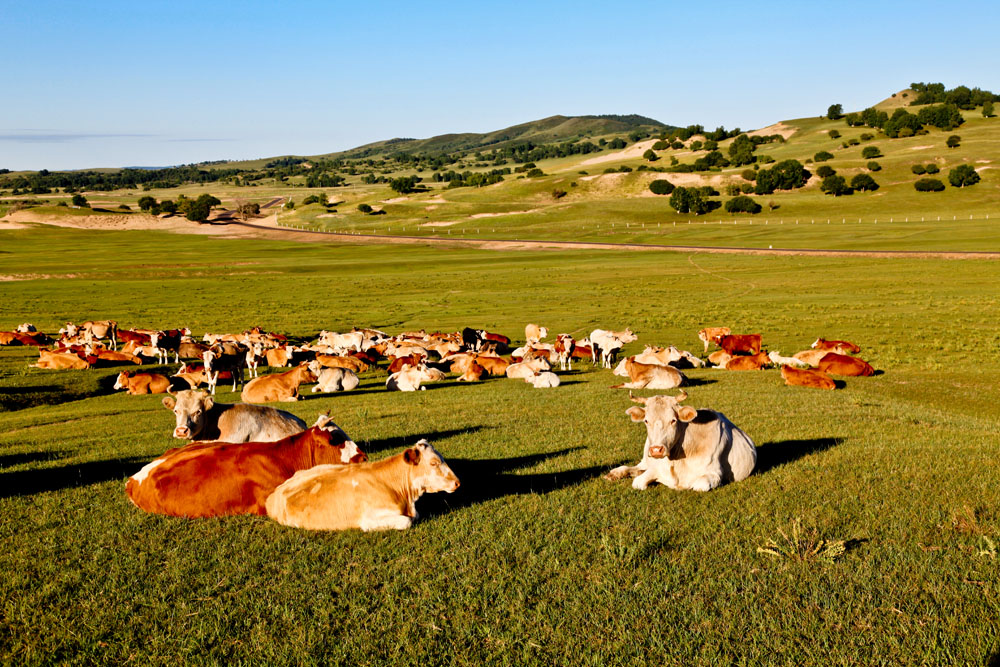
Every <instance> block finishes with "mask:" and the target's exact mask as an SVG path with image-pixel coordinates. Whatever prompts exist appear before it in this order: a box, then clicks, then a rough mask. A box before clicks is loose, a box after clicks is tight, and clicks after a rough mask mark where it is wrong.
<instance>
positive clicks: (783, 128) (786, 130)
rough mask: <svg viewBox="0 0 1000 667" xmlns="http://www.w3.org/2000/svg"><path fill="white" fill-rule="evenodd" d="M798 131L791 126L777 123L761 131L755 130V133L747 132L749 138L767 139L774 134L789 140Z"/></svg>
mask: <svg viewBox="0 0 1000 667" xmlns="http://www.w3.org/2000/svg"><path fill="white" fill-rule="evenodd" d="M798 131H799V129H798V128H797V127H791V126H790V125H785V124H784V123H775V124H774V125H768V126H767V127H762V128H760V129H759V130H754V131H753V132H747V136H748V137H766V136H769V135H772V134H780V135H781V136H782V137H784V138H785V139H787V138H788V137H790V136H792V135H793V134H795V133H796V132H798Z"/></svg>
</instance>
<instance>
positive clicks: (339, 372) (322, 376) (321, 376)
mask: <svg viewBox="0 0 1000 667" xmlns="http://www.w3.org/2000/svg"><path fill="white" fill-rule="evenodd" d="M312 363H316V362H312ZM317 367H318V364H317V366H316V367H313V372H314V373H316V383H317V384H316V386H314V387H313V388H312V391H313V393H314V394H315V393H316V392H317V391H321V392H323V393H332V392H338V391H351V390H352V389H356V388H357V386H358V383H359V382H360V380H358V376H357V375H356V374H355V373H354V371H352V370H348V369H346V368H322V369H319V371H318V372H317V371H316V368H317Z"/></svg>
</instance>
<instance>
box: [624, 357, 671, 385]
mask: <svg viewBox="0 0 1000 667" xmlns="http://www.w3.org/2000/svg"><path fill="white" fill-rule="evenodd" d="M619 365H620V366H621V369H622V371H624V373H625V376H626V377H628V379H629V382H626V383H624V384H618V385H614V386H613V387H611V388H612V389H674V388H675V387H679V386H681V385H682V384H684V381H685V380H686V379H687V378H685V377H684V374H683V373H681V372H680V371H679V370H677V369H676V368H674V367H673V366H661V365H660V364H641V363H639V362H637V361H636V360H635V357H629V358H627V359H625V360H624V361H623V362H622V363H621V364H619ZM620 373H621V371H619V370H618V369H615V374H620Z"/></svg>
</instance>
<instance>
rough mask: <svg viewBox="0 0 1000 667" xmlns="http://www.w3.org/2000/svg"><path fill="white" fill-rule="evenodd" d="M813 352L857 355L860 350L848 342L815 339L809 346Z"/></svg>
mask: <svg viewBox="0 0 1000 667" xmlns="http://www.w3.org/2000/svg"><path fill="white" fill-rule="evenodd" d="M809 347H811V348H812V349H814V350H823V351H824V352H836V353H837V354H857V353H858V352H860V351H861V348H860V347H858V346H857V345H855V344H854V343H852V342H851V341H848V340H826V339H824V338H817V339H816V342H815V343H813V344H812V345H810V346H809Z"/></svg>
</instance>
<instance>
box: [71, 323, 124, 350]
mask: <svg viewBox="0 0 1000 667" xmlns="http://www.w3.org/2000/svg"><path fill="white" fill-rule="evenodd" d="M80 329H81V330H82V331H83V333H84V336H85V339H86V340H87V342H91V341H92V340H98V339H102V338H107V339H108V340H110V341H111V349H113V350H117V349H118V323H117V322H115V321H114V320H97V321H87V322H84V323H83V324H81V325H80Z"/></svg>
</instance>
